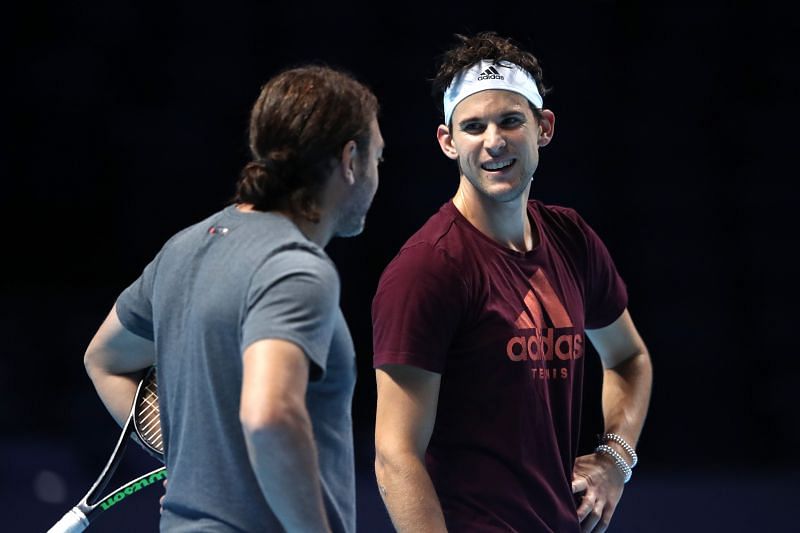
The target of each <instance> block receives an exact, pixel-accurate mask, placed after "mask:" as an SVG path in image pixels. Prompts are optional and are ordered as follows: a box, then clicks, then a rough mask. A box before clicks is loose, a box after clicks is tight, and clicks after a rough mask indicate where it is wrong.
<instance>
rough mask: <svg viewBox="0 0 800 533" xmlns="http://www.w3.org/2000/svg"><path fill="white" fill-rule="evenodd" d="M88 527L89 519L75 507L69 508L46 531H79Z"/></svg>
mask: <svg viewBox="0 0 800 533" xmlns="http://www.w3.org/2000/svg"><path fill="white" fill-rule="evenodd" d="M87 527H89V520H87V519H86V517H85V516H84V514H83V513H82V512H81V511H80V510H79V509H77V508H73V509H70V510H69V511H68V512H67V514H65V515H64V516H63V517H61V520H59V521H58V522H56V525H54V526H53V527H51V528H50V529H48V530H47V533H79V532H81V531H83V530H84V529H86V528H87Z"/></svg>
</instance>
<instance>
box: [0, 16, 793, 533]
mask: <svg viewBox="0 0 800 533" xmlns="http://www.w3.org/2000/svg"><path fill="white" fill-rule="evenodd" d="M4 15H5V16H3V17H2V18H0V33H2V37H0V38H2V39H3V42H2V44H3V47H2V48H3V51H4V52H5V54H4V55H5V56H6V58H5V60H4V64H5V67H4V69H3V70H4V73H5V75H4V76H3V78H4V81H3V82H2V89H0V91H2V93H0V94H3V96H4V98H3V103H4V105H3V106H2V115H0V116H2V121H1V122H0V123H1V124H2V125H1V126H0V128H2V129H1V130H0V131H1V132H2V140H3V142H2V143H0V174H2V177H3V181H2V191H3V192H2V193H1V194H2V196H0V198H2V207H3V210H2V212H0V214H2V216H3V219H4V220H3V224H2V227H1V228H0V243H1V244H2V249H3V261H2V263H3V271H4V272H5V274H4V275H3V276H2V278H0V279H1V280H2V281H1V282H0V302H2V306H0V334H2V337H0V338H2V343H1V344H0V346H1V347H0V353H1V354H2V358H0V387H2V388H1V389H0V390H2V396H0V398H2V401H0V439H1V440H0V452H2V453H1V454H0V467H2V472H3V474H2V476H0V497H2V499H3V502H4V507H6V508H8V509H17V510H18V512H16V513H12V515H13V516H12V524H15V527H14V528H12V530H14V531H18V530H19V531H27V530H30V531H40V530H44V529H46V526H47V525H48V524H49V523H50V522H52V521H54V520H55V519H56V518H57V517H58V516H60V515H61V513H62V512H63V511H64V510H66V508H68V507H69V505H71V504H72V502H73V500H77V498H78V497H79V496H80V495H81V494H82V492H83V490H85V488H86V487H87V484H88V483H89V482H90V481H91V480H92V479H93V477H94V476H95V475H96V472H97V469H98V468H99V467H100V466H101V465H102V463H103V462H104V460H105V457H106V455H107V453H108V449H109V447H110V446H111V445H112V444H113V441H114V438H115V437H114V433H115V430H114V425H113V422H112V421H111V420H110V417H108V415H107V414H106V413H105V411H104V410H103V408H102V406H101V404H100V402H99V400H98V399H97V398H96V396H95V395H94V392H93V390H92V389H91V385H90V383H89V381H88V379H87V378H86V377H85V374H84V373H83V368H82V364H81V357H82V354H83V350H84V348H85V346H86V344H87V342H88V341H89V339H90V338H91V335H92V334H93V332H94V330H95V329H96V327H97V326H98V325H99V323H100V321H101V320H102V318H103V317H104V315H105V313H106V312H107V311H108V309H109V308H110V306H111V304H112V303H113V300H114V298H115V296H116V294H117V293H118V292H119V291H120V290H121V289H122V288H124V287H125V286H126V285H127V284H128V283H129V282H130V281H132V280H133V279H134V278H135V277H136V276H137V275H138V273H139V272H140V270H141V269H142V267H143V266H144V265H145V264H146V262H147V261H148V260H149V258H150V257H151V256H152V255H153V254H154V253H155V252H156V251H157V250H158V248H159V247H160V245H161V244H162V242H163V241H164V240H165V239H166V238H168V237H169V236H170V235H171V234H172V233H174V232H175V231H176V230H178V229H180V228H182V227H184V226H185V225H188V224H189V223H192V222H194V221H197V220H199V219H200V218H202V217H205V216H206V215H207V214H209V213H210V212H212V211H214V210H216V209H219V208H220V207H221V206H223V205H224V204H225V203H226V202H227V200H228V198H229V196H230V194H231V193H232V190H233V184H234V182H235V179H236V176H237V174H238V171H239V169H240V168H241V166H242V165H243V164H244V163H245V162H246V160H247V151H246V126H247V115H248V111H249V108H250V105H251V104H252V102H253V101H254V99H255V98H256V96H257V94H258V91H259V88H260V86H261V84H262V83H264V82H265V81H266V80H267V79H268V78H269V77H270V76H271V75H273V74H274V73H276V72H277V71H278V70H279V69H282V68H284V67H287V66H292V65H295V64H299V63H303V62H306V61H317V62H324V63H327V64H330V65H332V66H337V67H341V68H345V69H347V70H349V71H350V72H352V73H353V74H355V75H356V76H357V77H358V78H360V79H361V80H362V81H364V82H366V83H367V84H368V85H370V86H371V87H372V88H373V89H374V91H375V92H376V94H377V95H378V97H379V99H380V100H381V104H382V116H381V126H382V130H383V134H384V138H385V140H386V145H387V146H386V150H385V157H386V162H385V164H384V165H383V166H382V168H381V184H380V188H379V191H378V193H377V196H376V198H375V202H374V204H373V208H372V210H371V212H370V214H369V217H368V220H367V228H366V230H365V232H364V233H363V234H362V235H361V236H359V237H357V238H354V239H347V240H342V239H339V240H334V241H333V242H332V243H331V244H330V246H329V248H328V251H329V253H330V255H331V257H332V258H333V260H334V261H335V262H336V263H337V265H338V266H339V269H340V274H341V279H342V307H343V309H344V312H345V314H346V316H347V317H348V320H349V323H350V326H351V330H352V333H353V337H354V341H355V344H356V348H357V351H358V366H359V383H358V386H357V389H356V397H355V400H354V405H353V413H354V420H355V430H356V434H357V437H358V440H357V443H358V456H359V474H360V479H361V484H360V485H359V498H360V500H359V502H360V503H359V517H360V518H359V520H360V522H359V523H360V526H361V529H362V530H365V531H378V530H382V528H385V527H386V523H385V517H384V516H383V514H382V513H383V510H382V508H380V504H379V501H378V500H377V499H376V498H375V496H374V494H373V489H374V486H373V485H372V483H373V481H372V472H371V471H370V469H371V460H372V443H371V432H372V429H373V422H374V401H375V394H374V379H373V375H372V370H371V365H370V363H371V359H370V358H371V337H370V335H371V329H370V303H371V298H372V295H373V292H374V289H375V286H376V284H377V280H378V277H379V275H380V273H381V270H382V269H383V267H384V266H385V265H386V264H387V262H388V261H389V260H390V259H391V257H392V256H393V255H394V253H395V252H396V251H397V249H398V247H399V246H400V245H401V244H402V243H403V241H404V240H405V239H406V238H407V237H408V236H409V235H410V234H411V233H412V232H413V231H414V230H415V229H416V228H417V227H419V225H420V224H422V223H423V222H424V220H425V219H426V218H427V217H428V216H430V214H432V213H433V212H434V211H435V210H436V209H437V208H438V207H439V205H441V204H442V203H443V202H445V201H446V200H447V199H448V198H449V196H450V195H451V194H452V193H453V192H454V190H455V187H456V181H457V177H456V170H455V168H454V166H453V165H452V163H451V162H450V161H449V160H447V159H445V158H444V157H443V156H442V155H441V153H440V152H439V149H438V147H437V145H436V143H435V137H434V132H435V128H436V126H437V124H438V122H439V115H438V110H437V106H436V103H435V102H434V101H433V100H432V98H431V96H430V85H429V83H428V79H429V78H430V77H432V75H433V73H434V58H435V56H436V55H437V54H439V53H440V52H442V51H443V50H444V49H445V48H446V47H447V46H449V45H450V44H451V43H452V42H453V33H455V32H467V33H471V32H475V31H480V30H496V31H498V32H500V33H501V34H504V35H507V36H510V37H512V38H514V39H516V40H517V41H518V42H520V43H521V44H522V45H523V46H524V47H526V48H528V49H529V50H531V51H533V52H534V53H535V54H536V55H537V56H538V57H539V58H540V60H541V62H542V65H543V69H544V74H545V81H546V83H547V84H548V85H550V86H551V87H552V88H553V91H552V92H551V94H550V95H549V96H548V97H547V98H546V106H547V107H549V108H550V109H552V110H553V111H554V112H555V114H556V134H555V139H554V142H553V143H552V144H551V145H550V146H548V147H547V148H545V149H544V150H543V152H542V161H541V163H540V166H539V170H538V171H537V174H536V177H535V181H534V187H533V193H532V194H533V195H534V196H536V197H538V198H540V199H542V200H544V201H546V202H549V203H558V204H565V205H570V206H572V207H575V208H576V209H578V211H579V212H581V213H582V215H583V216H584V217H585V218H586V219H587V220H588V221H589V223H590V224H592V225H593V226H594V228H595V229H596V230H597V231H598V233H599V234H600V235H601V236H602V237H603V238H604V240H605V241H606V244H607V245H608V247H609V249H610V250H611V252H612V254H613V256H614V257H615V260H616V262H617V266H618V268H619V270H620V272H621V273H622V275H623V277H624V278H625V280H626V282H627V284H628V287H629V291H630V309H631V313H632V315H633V317H634V319H635V320H636V322H637V325H638V326H639V329H640V331H641V333H642V334H643V336H644V338H645V340H646V341H647V343H648V345H649V348H650V350H651V352H652V356H653V360H654V366H655V388H654V393H653V401H652V407H651V411H650V415H649V418H648V421H647V424H646V426H645V432H644V434H643V436H642V439H641V442H640V455H641V456H642V466H641V467H639V468H637V474H639V479H640V481H639V485H638V486H637V484H636V483H633V484H632V485H630V486H629V488H628V490H627V492H626V495H627V496H626V497H625V498H623V505H622V506H621V508H620V511H619V512H618V517H619V520H618V522H617V527H618V528H620V529H618V530H631V531H637V530H646V531H656V530H660V529H659V528H664V529H663V530H665V531H668V530H672V529H674V528H675V527H677V525H680V527H682V528H684V529H688V530H692V525H693V524H694V525H696V527H698V528H700V529H697V530H698V531H699V530H702V527H701V526H699V525H698V524H702V523H705V522H703V520H708V521H709V522H708V523H713V524H717V525H721V524H725V525H726V527H727V528H728V530H729V531H730V530H736V528H737V527H741V528H742V530H753V529H752V528H751V526H752V527H755V528H756V529H762V528H761V526H763V525H764V524H773V525H774V524H778V523H780V521H781V520H783V517H785V516H788V512H789V509H788V495H787V492H786V491H784V489H785V488H787V487H788V481H786V480H788V474H789V473H791V472H792V471H794V472H796V471H797V470H798V469H797V464H796V461H795V454H794V452H795V450H796V449H797V446H798V444H799V443H800V431H799V430H798V419H797V415H796V414H795V405H794V399H795V395H794V389H795V379H796V377H797V376H798V369H799V368H800V362H799V361H798V358H797V352H796V349H794V348H793V346H794V342H793V341H794V339H793V335H792V334H793V329H792V327H791V324H790V319H791V318H792V317H793V315H794V312H793V311H792V309H793V308H794V305H793V304H794V301H793V297H792V296H791V292H792V290H791V289H792V288H793V287H794V279H793V274H794V272H795V270H796V269H795V268H794V265H793V261H792V260H791V252H792V249H793V248H794V244H793V243H794V242H795V240H794V239H793V234H792V232H791V231H790V229H791V221H792V219H793V218H794V217H793V216H792V215H793V212H792V211H793V208H794V196H793V193H794V191H795V187H794V185H793V183H792V182H793V180H794V178H795V175H796V171H795V170H794V167H795V161H794V160H793V156H795V155H796V153H797V150H796V148H795V146H794V144H795V142H796V140H797V138H798V136H797V133H796V127H795V125H796V120H795V118H796V117H795V113H794V111H795V110H796V108H797V106H796V103H795V100H796V98H797V96H798V90H797V89H798V84H797V82H798V74H797V61H796V58H795V55H796V52H797V50H798V48H797V47H796V46H795V45H794V43H793V42H792V41H791V39H792V37H793V34H795V33H796V32H797V31H798V24H797V22H796V21H797V19H796V18H795V17H794V16H793V14H792V13H790V12H788V10H787V9H786V8H777V7H773V6H770V5H768V4H760V5H759V7H748V6H747V5H746V4H743V3H737V4H734V3H718V4H709V3H706V4H704V5H701V4H698V5H695V6H693V7H691V8H689V7H686V8H682V7H678V6H675V5H672V4H668V5H667V6H661V7H657V6H651V7H645V6H644V5H640V4H639V3H636V2H603V1H597V2H587V3H569V4H567V3H552V2H548V3H543V2H528V3H526V4H524V5H511V4H504V5H502V6H500V5H489V3H482V4H480V5H478V4H475V5H472V4H467V3H462V4H455V3H453V4H449V5H443V4H441V3H438V4H437V3H434V2H431V3H418V4H414V3H409V2H405V3H396V4H392V5H378V4H363V5H349V4H347V5H342V4H337V3H329V4H326V5H319V6H317V5H305V4H300V3H282V4H274V3H267V2H264V3H259V2H243V1H237V2H229V3H227V4H224V5H223V4H221V3H220V4H215V3H210V2H202V1H201V2H115V3H110V2H84V3H81V4H79V5H77V4H76V5H73V4H71V3H59V2H49V3H28V4H25V5H18V6H15V7H14V8H10V9H9V8H7V9H6V13H5V14H4ZM587 364H588V365H589V374H588V376H589V379H588V381H587V384H586V395H587V396H586V402H585V403H586V405H587V411H586V415H585V418H584V433H585V435H584V436H583V438H582V445H583V446H589V445H590V444H591V442H592V435H593V434H594V433H596V432H597V431H598V430H599V429H601V426H600V425H599V424H600V423H601V419H600V416H599V403H598V402H597V395H598V394H599V383H598V382H597V380H598V379H599V365H598V363H597V361H596V360H595V359H593V358H592V357H589V358H587ZM132 455H135V454H132ZM134 460H135V459H134ZM636 479H637V478H636V477H634V481H636ZM770 491H771V492H770ZM755 494H761V495H764V494H767V495H768V496H764V497H763V501H762V500H759V502H761V503H758V505H756V507H757V509H752V506H753V498H754V495H755ZM137 497H138V496H137ZM156 497H157V495H156ZM141 498H142V499H141V502H142V503H140V505H139V506H138V513H139V514H138V515H137V516H133V517H132V520H133V523H150V524H152V523H153V521H154V520H155V518H154V517H153V516H152V514H153V512H154V511H153V508H154V505H155V506H157V504H154V503H153V501H154V500H153V496H150V498H151V499H150V500H146V499H145V498H146V497H145V496H142V497H141ZM665 498H666V499H672V500H675V499H676V498H678V501H680V502H681V504H680V506H679V507H677V509H674V508H673V505H675V503H674V502H673V503H671V504H670V505H667V504H666V503H665V502H664V501H662V500H663V499H665ZM745 503H746V504H747V507H744V504H745ZM648 504H649V505H651V507H647V505H648ZM740 504H741V505H740ZM132 505H133V504H132ZM759 506H760V507H759ZM731 508H733V509H736V511H735V512H730V513H729V512H728V510H729V509H731ZM745 508H747V509H750V510H749V511H743V509H745ZM676 510H677V512H673V511H676ZM681 510H682V512H681ZM119 516H120V517H121V516H124V515H123V513H122V511H120V514H119ZM106 520H107V521H108V522H107V524H106V527H109V528H112V527H113V530H123V529H124V527H126V525H127V527H132V526H131V525H130V524H131V522H127V521H123V522H124V523H119V524H116V525H114V526H111V524H112V523H113V522H114V518H113V517H109V518H107V519H106ZM147 520H149V521H150V522H146V521H147ZM770 520H771V522H770ZM118 521H119V517H118ZM758 524H760V525H759V526H756V525H758ZM151 527H152V526H151ZM703 527H704V526H703ZM109 530H112V529H109Z"/></svg>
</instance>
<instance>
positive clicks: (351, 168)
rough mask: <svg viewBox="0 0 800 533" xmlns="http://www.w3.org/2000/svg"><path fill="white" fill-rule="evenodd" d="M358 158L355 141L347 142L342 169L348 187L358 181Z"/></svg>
mask: <svg viewBox="0 0 800 533" xmlns="http://www.w3.org/2000/svg"><path fill="white" fill-rule="evenodd" d="M357 157H358V147H357V146H356V142H355V141H347V142H346V143H345V144H344V147H343V148H342V158H341V163H340V169H341V171H342V176H343V177H344V179H345V181H346V182H347V184H348V185H352V184H353V183H355V181H356V158H357Z"/></svg>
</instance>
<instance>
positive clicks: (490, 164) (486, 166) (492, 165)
mask: <svg viewBox="0 0 800 533" xmlns="http://www.w3.org/2000/svg"><path fill="white" fill-rule="evenodd" d="M516 161H517V160H516V159H505V160H503V161H487V162H486V163H483V164H482V165H481V168H482V169H483V170H487V171H489V172H497V171H500V170H506V169H507V168H509V167H511V166H512V165H513V164H514V163H516Z"/></svg>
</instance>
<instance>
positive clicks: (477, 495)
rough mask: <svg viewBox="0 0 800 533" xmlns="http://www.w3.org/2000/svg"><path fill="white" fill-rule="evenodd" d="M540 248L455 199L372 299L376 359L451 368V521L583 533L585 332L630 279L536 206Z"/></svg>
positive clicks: (444, 423)
mask: <svg viewBox="0 0 800 533" xmlns="http://www.w3.org/2000/svg"><path fill="white" fill-rule="evenodd" d="M528 213H529V216H530V218H531V220H532V222H533V227H534V231H538V235H539V244H538V245H537V246H536V247H535V248H534V249H533V250H531V251H530V252H525V253H522V252H514V251H512V250H508V249H506V248H504V247H502V246H500V245H498V244H497V243H495V242H494V241H492V240H491V239H489V238H488V237H486V236H485V235H483V234H482V233H481V232H479V231H478V230H477V229H476V228H475V227H474V226H472V225H471V224H470V223H469V222H467V220H466V219H465V218H464V217H463V216H462V215H461V214H460V213H459V212H458V210H457V209H456V208H455V206H454V205H453V203H452V202H448V203H446V204H445V205H444V206H442V208H441V209H440V210H439V211H438V213H436V214H435V215H434V216H432V217H431V218H430V219H429V220H428V221H427V222H426V223H425V225H424V226H423V227H422V228H421V229H420V230H419V231H418V232H417V233H416V234H414V235H413V236H412V237H411V238H410V239H409V240H408V241H407V242H406V244H405V245H404V246H403V247H402V248H401V250H400V252H399V253H398V255H397V256H396V257H395V258H394V260H392V262H391V263H390V264H389V265H388V266H387V268H386V270H385V271H384V272H383V275H382V276H381V279H380V283H379V285H378V290H377V293H376V295H375V298H374V300H373V304H372V320H373V336H374V337H373V344H374V366H375V367H376V368H377V367H380V366H382V365H386V364H407V365H412V366H415V367H419V368H423V369H425V370H430V371H433V372H437V373H440V374H441V375H442V379H441V388H440V392H439V406H438V410H437V413H436V424H435V427H434V430H433V434H432V436H431V440H430V444H429V446H428V450H427V455H426V463H427V468H428V472H429V473H430V476H431V479H432V480H433V483H434V486H435V487H436V492H437V494H438V496H439V499H440V501H441V504H442V509H443V511H444V515H445V520H446V522H447V526H448V529H449V530H450V531H453V532H462V531H480V532H494V531H498V532H499V531H503V532H508V531H520V532H532V531H537V532H538V531H558V532H560V533H563V532H571V531H575V532H577V531H580V527H579V524H578V520H577V515H576V511H575V503H574V498H573V495H572V490H571V478H572V466H573V463H574V461H575V456H576V447H577V442H578V437H579V425H580V411H581V388H582V378H583V356H584V349H585V344H586V342H587V340H586V336H585V333H584V329H585V328H588V329H592V328H600V327H603V326H607V325H608V324H610V323H611V322H613V321H614V320H615V319H616V318H618V317H619V316H620V314H621V313H622V312H623V310H624V309H625V307H626V305H627V292H626V289H625V284H624V283H623V281H622V279H621V278H620V276H619V275H618V273H617V271H616V269H615V267H614V263H613V261H612V259H611V257H610V256H609V254H608V250H607V249H606V247H605V246H604V245H603V243H602V242H601V240H600V239H599V238H598V236H597V235H596V234H595V232H594V231H593V230H592V229H591V228H590V227H589V226H588V225H587V224H586V223H585V222H584V221H583V219H581V217H580V216H579V215H578V214H577V213H576V212H575V211H574V210H572V209H568V208H564V207H558V206H546V205H544V204H542V203H541V202H539V201H536V200H532V201H530V202H529V204H528Z"/></svg>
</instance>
